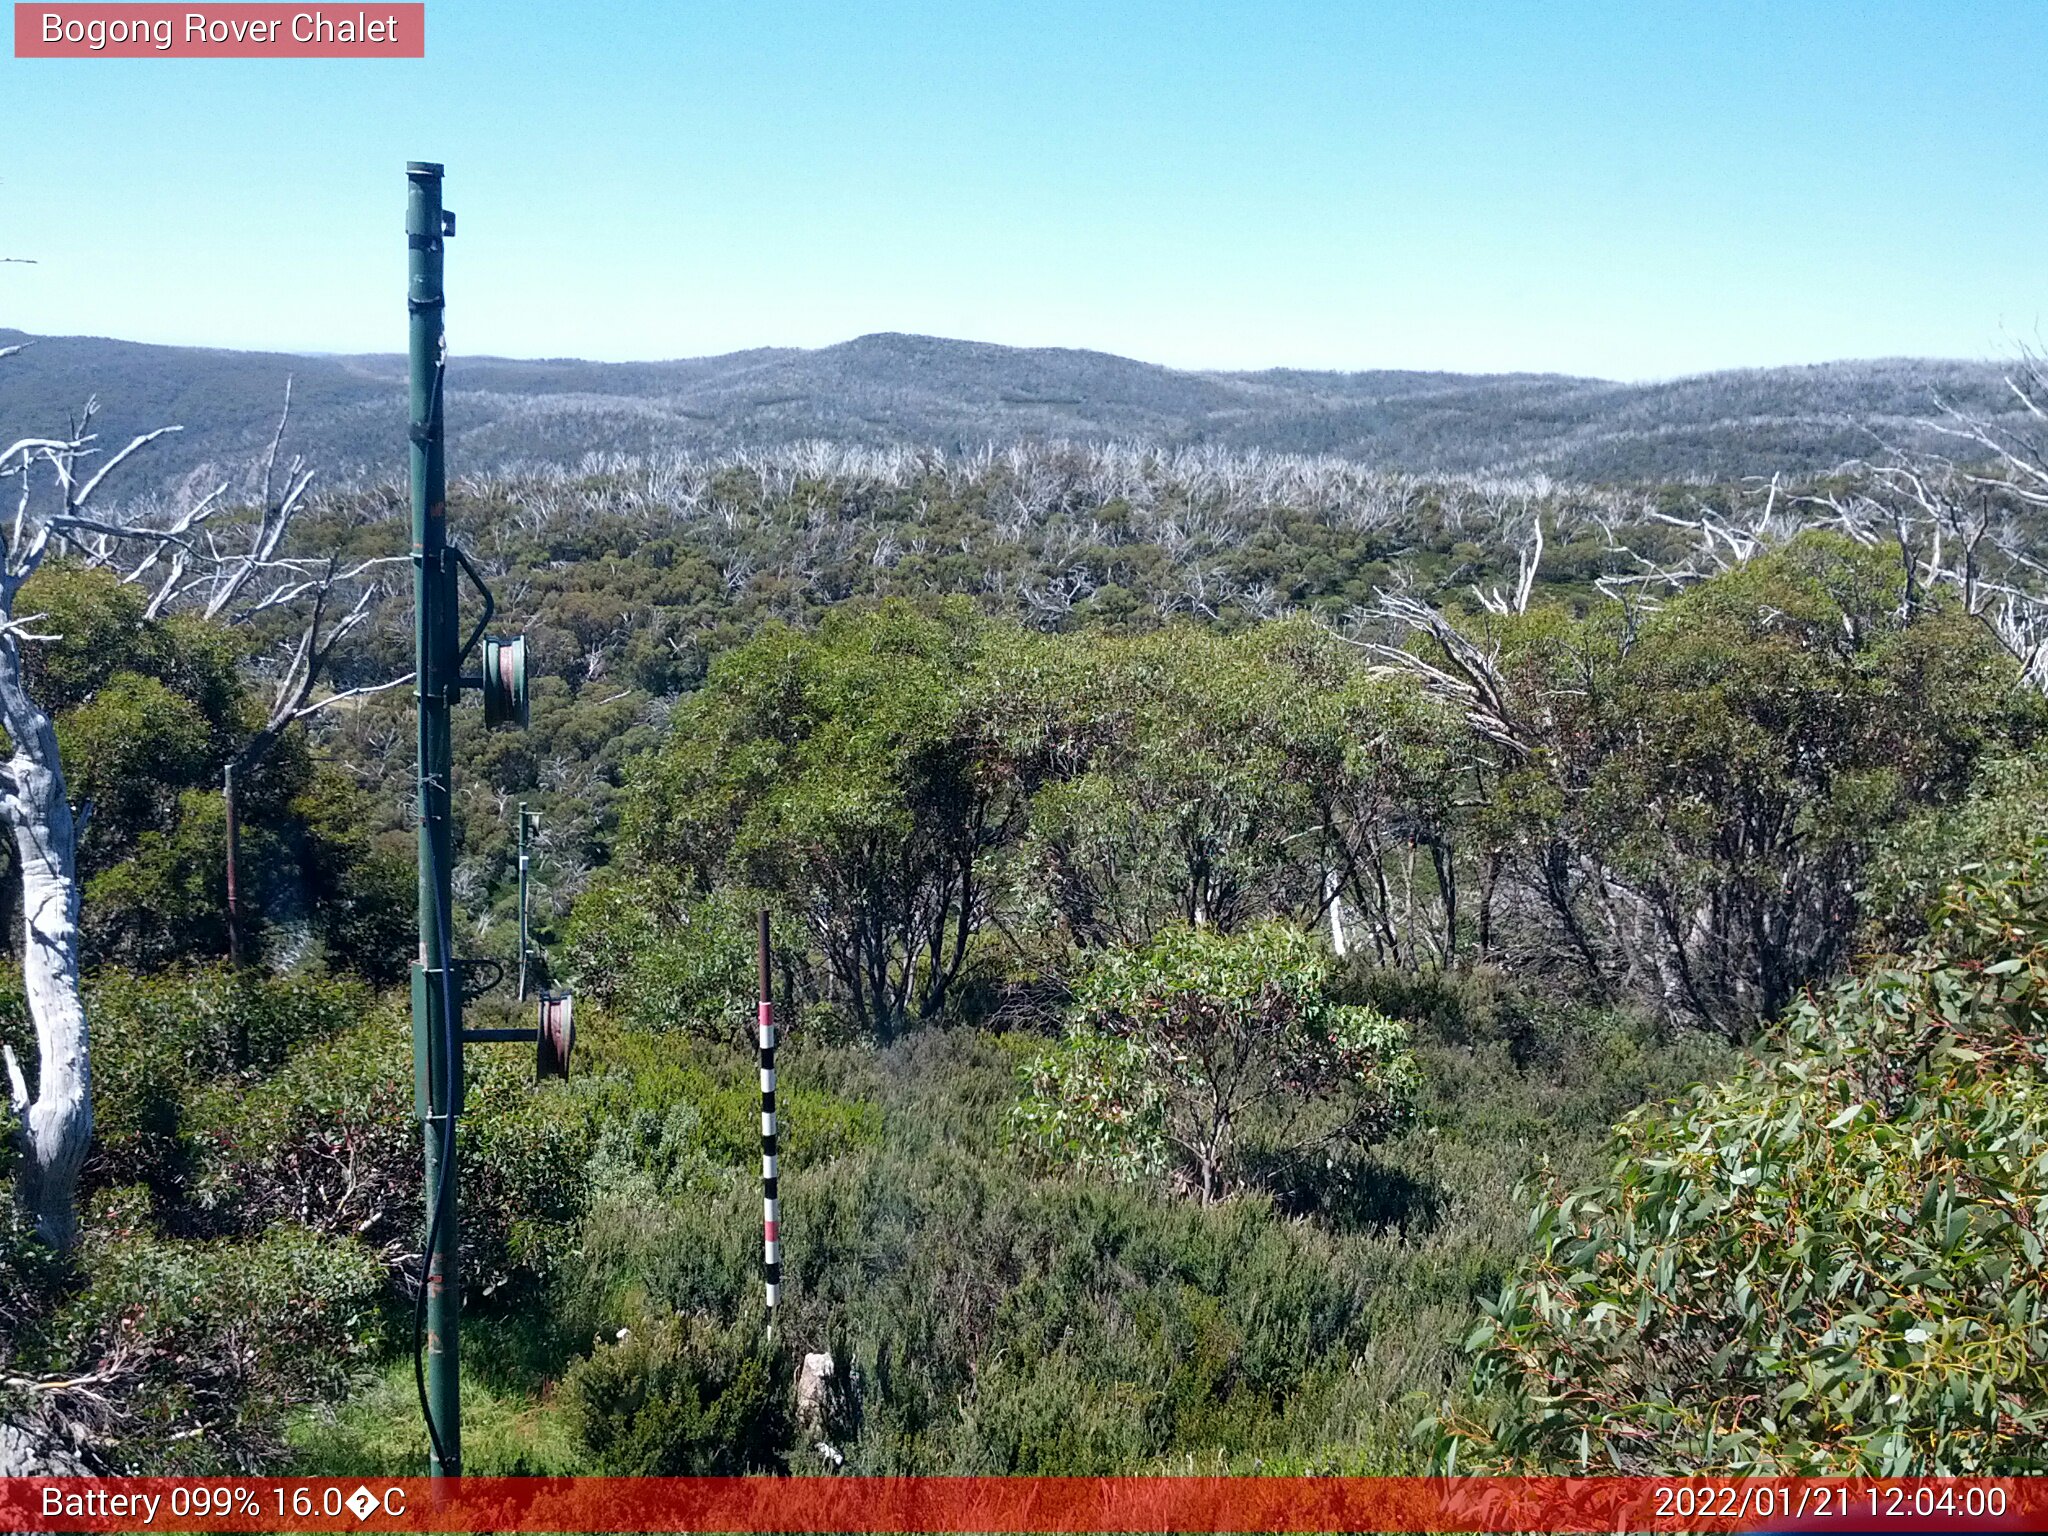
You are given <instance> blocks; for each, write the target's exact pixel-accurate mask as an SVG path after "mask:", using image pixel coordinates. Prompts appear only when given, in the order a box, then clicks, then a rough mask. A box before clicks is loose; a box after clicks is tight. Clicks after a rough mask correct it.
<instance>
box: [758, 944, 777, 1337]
mask: <svg viewBox="0 0 2048 1536" xmlns="http://www.w3.org/2000/svg"><path fill="white" fill-rule="evenodd" d="M759 949H760V955H761V1006H760V1012H759V1014H758V1016H757V1023H758V1026H759V1030H760V1037H759V1038H760V1042H761V1284H762V1286H763V1288H764V1290H765V1292H766V1294H767V1297H768V1337H769V1338H771V1339H772V1338H774V1337H775V1304H776V1302H778V1301H780V1300H781V1299H782V1294H781V1293H782V1238H781V1235H780V1230H779V1226H780V1223H779V1214H778V1201H777V1199H776V1195H775V999H774V992H773V989H772V988H771V987H770V985H769V968H768V909H767V908H766V907H763V908H762V909H761V939H760V945H759Z"/></svg>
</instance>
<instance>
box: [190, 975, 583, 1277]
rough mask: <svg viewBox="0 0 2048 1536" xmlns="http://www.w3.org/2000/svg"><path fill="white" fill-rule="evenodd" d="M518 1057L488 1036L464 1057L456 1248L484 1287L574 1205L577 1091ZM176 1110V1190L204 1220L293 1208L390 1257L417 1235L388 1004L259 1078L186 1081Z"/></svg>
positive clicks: (509, 1271) (252, 1217)
mask: <svg viewBox="0 0 2048 1536" xmlns="http://www.w3.org/2000/svg"><path fill="white" fill-rule="evenodd" d="M528 1060H530V1058H520V1057H508V1056H507V1055H506V1054H505V1053H502V1052H492V1051H489V1050H472V1051H471V1052H470V1053H469V1057H468V1063H467V1089H466V1098H465V1106H464V1114H463V1119H462V1139H461V1141H460V1143H459V1145H460V1167H461V1179H462V1189H463V1204H462V1212H461V1232H462V1244H463V1263H464V1266H465V1275H466V1277H467V1279H468V1281H469V1283H470V1284H471V1285H472V1286H474V1287H476V1288H477V1289H478V1290H479V1291H481V1292H483V1293H486V1294H488V1293H490V1292H492V1291H496V1290H498V1289H500V1288H501V1287H503V1286H506V1285H508V1284H511V1283H513V1282H515V1281H529V1282H530V1281H537V1280H539V1279H540V1278H542V1277H543V1276H545V1275H546V1274H547V1273H548V1271H549V1269H550V1267H551V1266H552V1264H553V1263H554V1261H555V1259H556V1258H557V1257H558V1255H559V1251H560V1250H561V1248H562V1247H563V1246H564V1245H565V1244H566V1243H567V1242H569V1241H570V1239H571V1236H572V1235H573V1232H574V1227H575V1222H576V1220H577V1218H578V1217H579V1216H580V1215H581V1213H582V1208H583V1201H584V1196H585V1183H584V1165H585V1161H586V1159H587V1157H588V1155H589V1150H590V1127H589V1120H588V1116H587V1113H586V1105H585V1102H584V1099H583V1097H582V1096H581V1095H580V1094H578V1093H577V1092H575V1091H573V1088H571V1089H556V1088H554V1087H552V1086H550V1087H548V1088H545V1089H536V1088H535V1087H534V1085H533V1081H532V1069H531V1067H530V1066H528V1065H527V1061H528ZM188 1115H189V1121H190V1131H189V1135H188V1149H189V1154H190V1156H191V1158H192V1161H193V1164H194V1169H193V1173H192V1176H191V1180H190V1185H189V1188H190V1193H191V1198H192V1201H193V1204H194V1206H195V1207H196V1208H197V1209H198V1211H199V1212H200V1213H202V1214H203V1215H204V1216H205V1218H206V1219H207V1220H208V1221H209V1222H210V1224H211V1225H212V1226H213V1228H214V1229H215V1230H220V1231H227V1232H255V1231H259V1230H261V1229H262V1228H263V1227H264V1226H266V1225H267V1224H269V1223H271V1222H275V1221H279V1220H294V1221H299V1222H302V1223H304V1224H306V1225H307V1226H310V1227H312V1228H314V1229H316V1230H319V1231H323V1232H330V1233H334V1234H337V1235H340V1234H350V1233H352V1234H356V1235H359V1236H360V1237H361V1238H362V1239H363V1240H364V1241H365V1242H367V1243H370V1244H372V1245H373V1246H374V1247H376V1248H377V1249H379V1250H380V1251H382V1252H383V1253H384V1254H385V1255H386V1257H387V1259H389V1260H391V1261H393V1262H395V1261H396V1260H397V1258H398V1257H399V1256H400V1255H401V1254H404V1253H408V1252H412V1251H415V1250H416V1249H417V1246H418V1242H419V1235H420V1231H421V1225H422V1221H421V1213H422V1209H423V1204H422V1198H421V1189H420V1178H421V1156H422V1151H421V1148H422V1141H421V1135H422V1133H421V1129H420V1122H419V1120H418V1118H417V1117H416V1115H415V1113H414V1109H413V1087H412V1049H411V1041H410V1031H409V1030H408V1028H407V1027H406V1024H405V1021H404V1020H403V1018H401V1017H399V1016H398V1015H397V1011H396V1010H395V1009H393V1008H385V1009H381V1010H379V1011H378V1012H377V1013H376V1014H374V1015H373V1016H372V1017H371V1018H370V1019H368V1020H367V1021H365V1022H363V1023H361V1024H359V1025H357V1026H356V1027H354V1028H352V1029H350V1030H348V1031H347V1032H345V1033H344V1034H342V1035H340V1036H339V1037H337V1038H336V1039H333V1040H330V1041H325V1042H322V1043H321V1044H318V1045H316V1046H313V1047H311V1048H309V1049H307V1050H305V1051H302V1052H300V1053H299V1054H298V1055H296V1056H294V1057H292V1058H291V1060H289V1061H288V1062H286V1063H285V1065H284V1066H283V1067H281V1068H280V1069H279V1070H278V1071H277V1072H276V1073H275V1074H273V1075H272V1076H271V1077H270V1078H268V1079H266V1080H264V1081H262V1082H260V1083H257V1084H254V1085H252V1086H248V1087H243V1086H241V1085H233V1086H226V1085H222V1086H216V1087H214V1088H210V1089H208V1090H206V1091H204V1092H202V1093H200V1094H197V1095H195V1096H194V1098H193V1099H192V1100H191V1101H190V1108H189V1110H188Z"/></svg>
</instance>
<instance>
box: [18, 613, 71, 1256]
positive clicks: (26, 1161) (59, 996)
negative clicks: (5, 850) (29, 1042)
mask: <svg viewBox="0 0 2048 1536" xmlns="http://www.w3.org/2000/svg"><path fill="white" fill-rule="evenodd" d="M0 719H4V722H5V725H6V727H7V734H8V736H9V737H10V738H11V739H12V744H13V747H14V751H13V755H12V756H11V757H10V758H9V759H8V762H7V777H8V779H9V783H8V784H7V786H6V795H5V799H4V804H5V807H6V812H7V821H8V824H9V827H10V829H11V830H12V831H13V833H14V848H15V852H16V854H17V856H18V857H19V859H20V861H21V887H22V890H21V894H22V901H21V909H22V940H23V942H22V950H21V971H22V985H23V990H24V991H25V992H26V993H27V996H28V1011H29V1017H30V1018H32V1019H33V1020H34V1021H35V1026H36V1084H35V1092H34V1095H33V1097H31V1095H30V1093H29V1088H28V1083H27V1081H26V1080H25V1078H24V1077H23V1075H22V1071H21V1065H20V1063H19V1062H17V1061H16V1060H15V1059H14V1055H13V1052H11V1051H10V1052H8V1054H7V1076H8V1089H9V1095H10V1097H11V1099H12V1100H13V1103H14V1108H15V1112H16V1113H17V1115H19V1116H20V1119H21V1140H22V1151H23V1154H24V1156H23V1159H22V1164H21V1168H20V1171H19V1175H18V1178H17V1182H16V1191H15V1192H16V1198H17V1199H18V1200H19V1201H20V1203H21V1205H22V1207H23V1209H25V1210H26V1211H27V1212H28V1213H29V1214H30V1215H32V1216H33V1217H34V1218H35V1222H36V1228H37V1231H38V1232H40V1233H41V1235H42V1237H43V1240H44V1241H45V1242H47V1243H50V1244H51V1245H52V1246H54V1247H57V1248H59V1249H63V1248H69V1247H70V1246H71V1244H72V1241H73V1239H74V1238H75V1237H76V1235H77V1230H78V1225H77V1212H76V1208H75V1207H76V1199H75V1196H76V1192H77V1188H78V1170H79V1168H80V1166H81V1165H82V1164H83V1163H84V1161H85V1152H86V1146H87V1144H88V1143H89V1142H90V1141H91V1139H92V1067H91V1063H90V1060H89V1059H88V1055H87V1046H86V1028H85V1004H84V1000H83V998H82V996H81V995H80V992H79V985H78V858H77V853H78V848H77V828H76V826H75V824H74V823H73V821H72V817H71V806H70V803H69V802H68V801H67V800H66V799H65V796H64V769H63V765H62V764H61V763H60V762H59V760H58V756H57V732H56V730H55V728H54V727H53V726H52V725H51V724H50V717H49V716H48V715H47V714H45V713H44V712H43V711H42V709H40V708H39V707H38V706H37V705H36V703H35V701H34V700H32V699H31V698H30V697H29V696H28V690H27V689H26V688H24V687H23V686H22V677H21V653H20V651H19V650H18V648H17V647H16V645H15V641H14V637H13V636H12V635H5V636H0Z"/></svg>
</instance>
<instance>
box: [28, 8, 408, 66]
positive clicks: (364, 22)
mask: <svg viewBox="0 0 2048 1536" xmlns="http://www.w3.org/2000/svg"><path fill="white" fill-rule="evenodd" d="M426 52H427V8H426V6H425V5H423V4H415V5H367V6H366V5H362V4H356V5H269V4H258V5H19V4H18V5H16V6H15V7H14V56H15V57H16V58H18V59H419V58H425V57H426Z"/></svg>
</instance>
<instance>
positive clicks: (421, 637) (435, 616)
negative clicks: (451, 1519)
mask: <svg viewBox="0 0 2048 1536" xmlns="http://www.w3.org/2000/svg"><path fill="white" fill-rule="evenodd" d="M405 175H406V210H405V212H406V218H405V231H406V246H407V266H408V276H409V279H410V282H409V291H408V296H407V305H406V307H407V309H408V311H409V313H410V315H411V321H412V335H411V349H410V350H411V360H412V380H411V385H412V387H411V426H410V434H409V435H410V437H411V440H412V454H411V468H412V558H413V600H414V603H413V648H414V656H415V667H416V675H417V685H416V688H417V697H418V700H419V727H420V734H419V793H420V798H419V822H420V958H419V964H418V966H416V967H415V968H414V971H413V989H412V994H413V1014H412V1029H413V1067H414V1080H415V1081H414V1087H415V1100H416V1103H417V1105H418V1108H419V1112H420V1115H421V1119H422V1120H423V1122H424V1124H425V1127H426V1209H427V1219H428V1231H429V1234H430V1240H429V1242H428V1250H429V1251H428V1254H427V1258H426V1277H425V1279H426V1287H425V1289H426V1299H425V1335H426V1336H425V1354H426V1366H425V1392H424V1396H425V1407H426V1411H427V1414H428V1438H429V1441H430V1458H431V1459H430V1467H431V1470H432V1472H433V1475H434V1476H435V1477H455V1476H458V1475H459V1474H460V1473H461V1471H462V1391H461V1377H460V1355H459V1351H458V1334H459V1330H460V1326H461V1318H462V1286H461V1276H460V1274H459V1273H458V1271H457V1268H456V1222H455V1214H456V1198H455V1197H456V1189H455V1183H456V1179H455V1172H456V1170H455V1166H454V1158H453V1156H452V1154H453V1152H454V1149H455V1128H456V1117H457V1116H458V1115H459V1114H460V1113H461V1109H462V1036H461V1028H462V1020H461V1016H460V1009H461V992H460V990H459V988H458V987H457V985H456V984H455V977H454V975H453V973H452V970H451V965H452V957H451V956H450V954H449V947H450V939H451V936H452V933H453V927H454V920H453V896H454V892H453V890H452V888H451V885H450V875H451V871H452V868H453V860H452V857H451V854H452V844H451V838H450V825H449V810H450V796H449V781H450V778H451V774H452V770H453V752H452V746H451V740H450V735H449V717H450V713H451V710H452V707H453V706H454V704H455V701H456V697H457V694H458V691H459V690H460V688H461V680H460V678H459V677H458V676H457V655H456V647H457V639H456V612H455V610H456V603H455V597H456V594H455V570H456V568H455V562H454V560H453V559H452V558H450V556H449V554H448V545H447V537H446V535H447V507H446V501H447V475H446V468H445V466H444V464H443V463H442V420H441V399H442V373H443V365H444V362H445V359H446V338H445V335H444V333H443V329H442V301H443V292H442V286H441V257H442V244H441V242H442V238H443V235H444V233H448V232H452V231H451V230H449V229H448V221H447V220H446V219H445V218H444V215H443V212H442V208H441V167H440V166H438V165H429V164H424V163H421V162H418V161H415V162H413V163H411V164H409V165H407V166H406V168H405Z"/></svg>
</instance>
